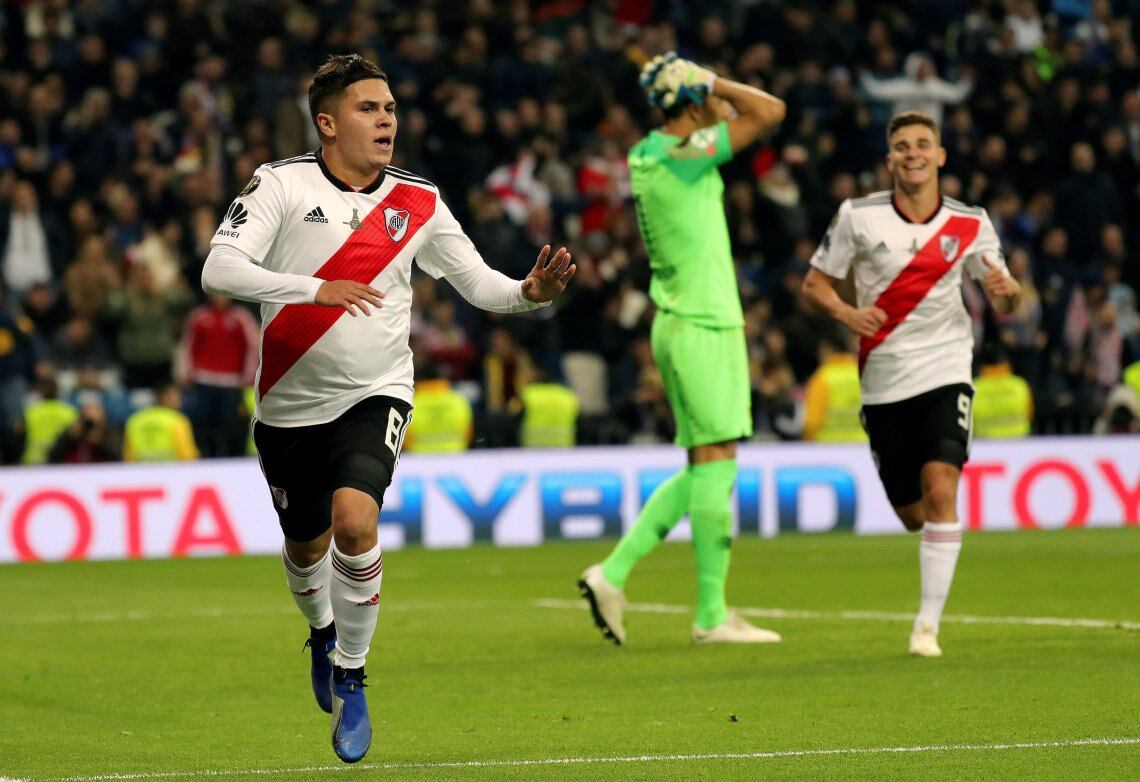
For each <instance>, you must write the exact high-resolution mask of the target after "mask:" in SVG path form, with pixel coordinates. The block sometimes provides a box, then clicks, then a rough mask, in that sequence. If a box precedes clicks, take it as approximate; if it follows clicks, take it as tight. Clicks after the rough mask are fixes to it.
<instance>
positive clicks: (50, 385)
mask: <svg viewBox="0 0 1140 782" xmlns="http://www.w3.org/2000/svg"><path fill="white" fill-rule="evenodd" d="M35 393H36V395H37V396H38V397H39V399H38V400H37V401H35V402H33V403H32V404H30V405H28V407H27V409H26V410H25V411H24V455H23V457H22V458H21V459H20V461H21V462H23V463H24V464H44V463H45V462H46V461H47V460H48V454H49V453H50V452H51V449H52V447H53V446H54V445H55V441H56V440H57V439H59V436H60V435H61V434H63V433H64V431H65V430H66V429H67V428H68V427H69V426H71V425H72V424H73V423H75V421H76V420H77V419H78V418H79V412H78V411H77V410H76V409H75V408H74V407H72V406H71V405H70V404H68V403H67V402H63V401H60V398H59V384H58V383H56V381H55V379H54V378H46V379H44V380H41V381H39V382H38V383H36V392H35Z"/></svg>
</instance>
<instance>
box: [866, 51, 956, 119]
mask: <svg viewBox="0 0 1140 782" xmlns="http://www.w3.org/2000/svg"><path fill="white" fill-rule="evenodd" d="M903 68H904V71H905V74H906V75H905V76H899V77H896V78H893V79H876V78H875V77H873V76H871V75H869V74H866V75H864V76H863V79H862V81H861V82H860V86H862V88H863V90H864V91H865V92H866V93H867V94H868V95H869V96H870V97H871V99H872V100H878V101H885V102H888V103H890V104H891V112H890V113H891V114H899V113H900V112H903V111H921V112H923V113H925V114H929V115H930V116H932V117H934V121H935V122H937V123H939V124H941V123H942V107H943V106H945V105H947V104H950V105H952V106H954V105H957V104H959V103H961V102H962V101H964V100H965V99H966V97H967V96H968V95H969V94H970V92H971V91H973V89H974V83H973V81H972V80H971V79H968V78H963V79H960V80H959V81H957V82H948V81H944V80H942V79H940V78H939V77H938V71H937V70H936V69H935V66H934V60H933V58H931V56H930V55H929V54H927V53H926V52H914V53H913V54H911V55H909V56H908V57H907V58H906V63H905V65H904V66H903Z"/></svg>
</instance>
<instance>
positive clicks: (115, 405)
mask: <svg viewBox="0 0 1140 782" xmlns="http://www.w3.org/2000/svg"><path fill="white" fill-rule="evenodd" d="M67 403H68V404H69V405H71V406H72V407H74V408H75V409H76V410H79V409H82V408H83V406H84V405H87V404H90V403H96V404H98V405H99V406H100V407H102V408H103V411H104V412H105V413H106V414H107V421H108V422H109V423H110V424H111V426H113V427H115V428H117V429H121V428H122V427H123V424H125V423H126V422H127V417H128V416H129V415H130V414H131V404H130V401H129V400H128V399H127V397H126V395H125V394H123V393H122V391H121V390H120V389H119V388H118V387H117V385H115V384H114V382H113V381H109V380H106V379H105V378H104V373H102V372H100V371H99V370H98V369H95V368H94V367H81V368H80V369H79V371H78V372H77V373H76V376H75V387H74V388H72V389H71V392H70V393H69V394H68V395H67Z"/></svg>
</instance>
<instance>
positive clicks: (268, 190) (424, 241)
mask: <svg viewBox="0 0 1140 782" xmlns="http://www.w3.org/2000/svg"><path fill="white" fill-rule="evenodd" d="M212 244H214V245H219V244H224V245H230V246H232V247H235V248H237V249H239V250H241V251H242V252H244V253H245V254H246V255H248V256H249V257H250V258H251V259H253V260H254V261H255V262H256V263H259V264H260V265H261V266H262V267H263V268H265V269H268V270H270V271H274V272H284V273H290V274H299V275H306V276H309V277H316V278H318V279H322V280H339V279H349V280H355V281H357V282H362V283H366V284H369V285H372V286H373V287H375V288H378V289H380V290H381V291H383V292H384V295H385V298H384V300H383V303H384V306H383V308H381V309H380V310H375V309H373V312H372V315H371V317H364V316H363V315H359V316H357V317H352V316H350V315H349V314H348V313H346V312H345V311H344V310H343V309H341V308H337V307H322V306H318V305H316V304H262V305H261V321H262V326H261V363H260V367H259V369H258V372H257V380H256V383H255V385H256V388H257V399H258V404H257V417H258V420H261V421H264V422H265V423H267V424H271V425H273V426H306V425H312V424H320V423H325V422H327V421H331V420H333V419H335V418H337V417H338V416H340V415H341V414H342V413H343V412H345V411H346V410H348V409H349V408H350V407H352V406H353V405H354V404H356V403H357V402H359V401H361V400H362V399H365V398H367V397H370V396H377V395H387V396H393V397H396V398H398V399H402V400H404V401H406V402H409V403H410V402H411V401H412V391H413V386H412V352H411V349H410V348H409V346H408V331H409V327H410V317H411V303H412V288H411V269H412V261H413V259H414V260H415V261H416V263H417V264H418V265H419V266H420V268H422V269H423V270H424V271H426V272H427V273H428V274H430V275H432V276H433V277H435V278H437V279H438V278H439V277H442V276H444V275H452V274H461V273H463V272H464V271H467V270H469V269H472V268H474V267H477V266H482V265H483V260H482V258H481V257H480V255H479V253H478V252H477V251H476V250H475V247H474V246H473V245H472V244H471V241H470V240H469V239H468V238H467V236H466V235H465V234H464V233H463V230H462V229H461V228H460V226H459V223H458V222H457V221H456V219H455V218H454V217H453V216H452V214H451V211H450V210H449V209H448V208H447V206H446V205H445V204H444V203H443V201H442V200H441V199H440V197H439V191H438V190H437V189H436V187H435V186H434V185H433V184H432V183H431V182H429V181H427V180H426V179H422V178H420V177H417V176H415V175H413V174H410V173H408V172H406V171H403V170H401V169H397V168H394V167H392V166H389V167H388V168H387V169H385V170H384V171H383V172H382V173H381V175H380V176H379V177H378V178H377V179H376V181H374V182H373V183H372V184H370V185H369V186H367V187H365V188H363V189H361V190H359V191H357V190H354V189H353V188H351V187H349V186H348V185H346V184H344V183H343V182H341V181H340V180H338V179H336V178H335V177H333V176H332V175H331V174H329V172H328V170H327V168H326V167H325V165H324V161H323V160H322V159H321V157H320V156H319V155H317V154H313V153H310V154H307V155H301V156H299V157H296V158H290V159H288V160H282V161H278V162H276V163H269V164H267V165H264V166H261V167H260V168H258V169H257V172H256V174H255V176H254V177H253V179H252V180H251V181H250V183H249V184H248V185H247V186H246V187H245V189H244V190H243V191H242V192H241V194H240V195H239V196H238V197H237V199H235V200H234V202H233V203H232V204H231V205H230V208H229V210H228V211H227V213H226V217H225V219H224V220H223V221H222V224H221V226H220V227H219V228H218V231H217V234H216V235H215V236H214V239H213V242H212Z"/></svg>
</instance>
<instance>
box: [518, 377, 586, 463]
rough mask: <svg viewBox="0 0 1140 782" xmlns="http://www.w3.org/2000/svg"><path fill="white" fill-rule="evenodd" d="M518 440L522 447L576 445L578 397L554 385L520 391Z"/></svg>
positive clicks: (540, 385)
mask: <svg viewBox="0 0 1140 782" xmlns="http://www.w3.org/2000/svg"><path fill="white" fill-rule="evenodd" d="M521 397H522V403H523V420H522V432H521V434H520V437H519V439H520V441H521V442H522V445H523V447H525V448H570V447H573V446H574V444H575V443H576V442H577V426H578V395H577V394H575V393H574V392H573V391H571V390H570V389H569V388H567V387H566V386H562V385H558V384H557V383H531V384H530V385H528V386H527V387H526V388H524V389H523V391H522V394H521Z"/></svg>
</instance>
